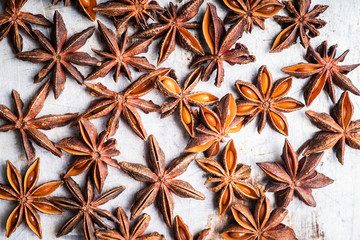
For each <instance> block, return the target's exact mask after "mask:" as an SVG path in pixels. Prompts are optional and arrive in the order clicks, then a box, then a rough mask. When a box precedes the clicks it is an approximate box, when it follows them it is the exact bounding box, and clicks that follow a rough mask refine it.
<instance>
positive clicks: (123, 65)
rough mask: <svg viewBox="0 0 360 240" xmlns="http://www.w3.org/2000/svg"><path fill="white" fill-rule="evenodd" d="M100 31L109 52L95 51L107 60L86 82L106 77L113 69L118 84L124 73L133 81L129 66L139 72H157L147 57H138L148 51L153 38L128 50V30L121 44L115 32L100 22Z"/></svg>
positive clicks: (121, 39)
mask: <svg viewBox="0 0 360 240" xmlns="http://www.w3.org/2000/svg"><path fill="white" fill-rule="evenodd" d="M98 24H99V30H100V32H101V35H102V40H103V42H105V44H106V45H107V47H108V48H109V51H102V50H95V49H93V51H94V52H95V53H97V54H98V55H100V56H102V57H104V58H105V59H106V60H105V62H103V63H102V64H101V66H100V67H99V68H97V69H96V70H95V71H94V72H93V73H91V74H90V75H89V76H88V77H87V78H86V79H85V80H86V81H87V80H94V79H97V78H99V77H105V76H106V75H107V74H108V73H109V72H110V70H111V69H113V68H115V72H114V81H115V82H117V80H118V78H119V76H120V75H121V74H122V73H124V74H125V76H126V77H127V78H128V79H129V80H130V81H132V77H131V71H130V69H129V66H128V65H131V66H132V67H134V68H135V69H136V70H138V71H142V72H143V71H144V72H149V71H151V70H155V66H154V65H152V64H150V63H149V62H148V60H147V59H146V57H137V56H135V55H138V54H140V53H144V52H147V51H148V46H149V45H150V43H151V42H152V40H153V38H149V39H146V40H143V41H136V42H135V43H133V44H132V45H131V46H130V47H129V48H127V49H126V42H127V40H128V39H127V30H125V33H123V34H122V36H121V37H120V43H118V42H117V39H116V36H115V33H114V31H113V30H111V29H109V28H107V27H106V26H105V25H104V24H102V23H101V22H100V21H98Z"/></svg>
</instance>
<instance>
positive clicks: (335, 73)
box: [282, 41, 360, 106]
mask: <svg viewBox="0 0 360 240" xmlns="http://www.w3.org/2000/svg"><path fill="white" fill-rule="evenodd" d="M336 48H337V45H333V46H331V47H330V48H329V49H328V43H327V41H324V42H322V43H321V45H320V46H318V47H317V48H316V51H315V50H314V49H313V48H312V46H309V48H308V50H307V53H306V56H305V59H306V60H307V61H308V62H309V63H299V64H296V65H293V66H290V67H286V68H283V69H282V71H283V72H285V73H287V74H289V75H291V76H294V77H297V78H308V77H312V78H311V80H310V81H309V82H308V84H307V85H306V87H305V92H304V98H305V102H306V105H307V106H309V105H310V104H311V103H312V102H313V101H314V100H315V98H316V97H317V96H318V95H319V94H320V92H321V90H323V89H324V87H325V86H326V87H325V90H326V91H327V92H328V93H329V96H330V98H331V100H332V101H333V103H335V88H334V84H336V85H338V86H339V87H340V88H341V89H343V90H348V91H350V92H352V93H353V94H356V95H360V91H359V89H357V88H356V87H355V86H354V84H353V83H352V82H351V80H350V79H349V78H347V77H346V76H345V75H346V74H348V73H349V72H351V71H352V70H354V69H355V68H357V67H358V66H359V65H360V64H353V65H344V66H340V65H338V64H339V63H340V62H343V61H344V59H345V57H346V55H347V54H348V52H349V50H347V51H345V52H344V53H343V54H341V55H340V56H339V57H337V58H335V55H336Z"/></svg>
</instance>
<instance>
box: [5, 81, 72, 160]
mask: <svg viewBox="0 0 360 240" xmlns="http://www.w3.org/2000/svg"><path fill="white" fill-rule="evenodd" d="M49 90H50V83H49V81H48V82H47V83H45V84H44V85H43V86H42V87H41V88H40V89H39V91H38V92H37V93H36V94H35V96H34V97H33V98H32V100H31V102H30V104H29V105H28V107H27V109H26V111H25V112H24V111H23V107H24V103H23V102H22V100H21V98H20V94H19V93H18V92H17V91H15V90H13V91H12V98H13V99H14V103H15V106H16V113H13V112H12V111H11V110H10V109H9V108H8V107H6V106H4V105H0V118H2V119H4V120H5V121H6V122H7V123H6V124H4V125H1V126H0V132H6V131H9V130H18V131H19V132H20V134H21V139H22V143H23V146H24V150H25V154H26V158H27V160H28V164H30V163H31V161H32V160H34V158H35V148H34V147H33V145H32V143H31V142H30V139H32V140H33V141H34V142H35V143H36V144H37V145H39V146H40V147H42V148H45V149H46V150H48V151H50V152H51V153H52V154H54V155H56V156H58V157H61V156H62V154H61V151H60V150H59V149H58V148H56V147H55V144H54V143H53V142H52V141H50V139H49V138H48V137H47V136H46V135H45V134H44V133H43V132H41V131H40V130H39V129H43V130H49V129H53V128H56V127H62V126H65V125H67V124H69V123H70V122H71V121H72V120H73V119H74V118H76V117H77V115H78V114H77V113H66V114H62V115H45V116H42V117H39V118H36V116H37V115H38V114H39V113H40V111H41V109H42V108H43V107H44V102H45V100H46V98H47V96H48V95H49Z"/></svg>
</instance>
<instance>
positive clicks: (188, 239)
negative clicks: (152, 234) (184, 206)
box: [174, 216, 211, 240]
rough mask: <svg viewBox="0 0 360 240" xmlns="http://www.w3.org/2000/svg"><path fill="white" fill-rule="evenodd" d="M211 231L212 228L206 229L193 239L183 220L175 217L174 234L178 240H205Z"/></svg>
mask: <svg viewBox="0 0 360 240" xmlns="http://www.w3.org/2000/svg"><path fill="white" fill-rule="evenodd" d="M210 230H211V229H210V228H207V229H204V230H202V231H201V232H199V233H198V234H196V236H195V237H193V235H192V234H191V233H190V230H189V228H188V226H187V225H186V224H185V223H184V221H183V220H182V218H181V217H180V216H176V217H175V224H174V232H175V238H176V240H205V239H206V237H207V236H208V235H209V233H210Z"/></svg>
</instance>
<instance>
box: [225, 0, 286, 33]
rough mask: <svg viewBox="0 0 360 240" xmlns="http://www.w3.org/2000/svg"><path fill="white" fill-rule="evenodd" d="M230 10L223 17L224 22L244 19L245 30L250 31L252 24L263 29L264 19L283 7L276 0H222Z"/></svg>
mask: <svg viewBox="0 0 360 240" xmlns="http://www.w3.org/2000/svg"><path fill="white" fill-rule="evenodd" d="M223 2H224V3H225V5H226V6H227V7H228V8H229V9H230V10H231V12H230V13H228V14H227V15H226V17H225V20H224V21H225V23H233V22H237V21H245V24H246V25H245V29H244V30H245V32H246V33H249V32H250V33H251V31H252V30H253V28H254V24H255V25H257V26H259V27H260V28H261V29H263V30H264V29H265V20H266V19H268V18H270V17H273V16H274V15H275V14H277V13H278V12H279V11H280V10H281V9H283V8H284V5H282V4H281V3H280V2H279V1H278V0H255V1H254V0H223Z"/></svg>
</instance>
